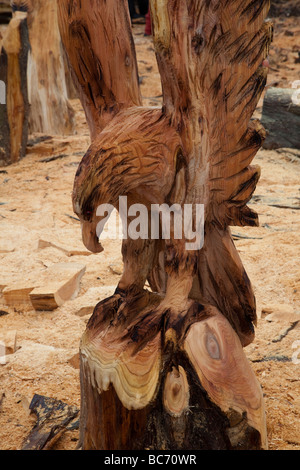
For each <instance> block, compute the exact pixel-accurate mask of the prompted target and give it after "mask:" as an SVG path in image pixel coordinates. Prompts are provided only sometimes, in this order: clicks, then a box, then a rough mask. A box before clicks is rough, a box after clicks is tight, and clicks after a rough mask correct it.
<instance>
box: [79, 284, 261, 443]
mask: <svg viewBox="0 0 300 470" xmlns="http://www.w3.org/2000/svg"><path fill="white" fill-rule="evenodd" d="M162 302H163V298H162V296H160V295H158V294H154V293H151V292H148V291H143V293H142V294H141V293H140V294H138V295H136V296H132V297H124V296H123V295H120V294H118V293H117V294H115V295H114V296H112V297H110V298H108V299H106V300H104V301H102V302H100V303H99V304H98V305H97V306H96V308H95V311H94V314H93V315H92V317H91V319H90V321H89V323H88V325H87V329H86V332H85V333H84V335H83V337H82V341H81V347H80V357H81V391H82V397H81V429H80V448H81V449H82V450H208V449H214V450H225V449H227V450H229V449H232V450H233V449H243V450H246V449H247V450H248V449H253V450H258V449H263V448H266V446H267V443H266V430H265V418H264V405H263V397H262V392H261V389H260V386H259V384H258V382H257V380H256V378H255V375H254V373H253V371H252V369H251V367H250V365H249V363H248V361H247V359H246V357H245V354H244V352H243V349H242V347H241V344H240V341H239V338H238V336H237V335H236V333H235V332H234V331H233V329H232V328H231V326H230V325H229V323H228V321H227V320H226V319H225V318H224V317H223V315H221V314H220V313H219V312H218V311H217V310H216V309H215V308H212V307H209V306H207V307H205V306H203V305H201V304H198V303H197V302H192V304H191V306H190V308H189V311H188V312H186V315H185V316H184V317H182V319H181V320H179V321H172V316H171V315H170V312H169V311H161V314H160V315H158V314H157V313H155V312H159V311H160V305H161V303H162Z"/></svg>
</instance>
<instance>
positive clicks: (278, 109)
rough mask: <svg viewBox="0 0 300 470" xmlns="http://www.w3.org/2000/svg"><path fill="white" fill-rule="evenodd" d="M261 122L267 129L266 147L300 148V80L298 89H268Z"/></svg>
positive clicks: (264, 145) (270, 148)
mask: <svg viewBox="0 0 300 470" xmlns="http://www.w3.org/2000/svg"><path fill="white" fill-rule="evenodd" d="M261 122H262V124H263V126H264V127H265V129H266V131H267V137H266V140H265V142H264V144H263V147H264V148H265V149H269V150H272V149H278V148H294V149H300V81H299V86H298V89H297V88H269V89H268V91H267V93H266V95H265V98H264V104H263V111H262V119H261Z"/></svg>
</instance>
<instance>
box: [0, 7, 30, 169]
mask: <svg viewBox="0 0 300 470" xmlns="http://www.w3.org/2000/svg"><path fill="white" fill-rule="evenodd" d="M28 52H29V40H28V28H27V14H26V13H22V12H17V13H16V14H15V16H14V18H13V19H12V20H11V21H10V23H9V25H8V27H7V30H6V32H5V35H4V38H3V42H2V45H1V46H0V86H1V101H0V166H4V165H9V164H11V163H15V162H17V161H18V160H20V159H21V158H23V157H24V156H25V153H26V145H27V140H28V114H29V103H28V92H27V59H28Z"/></svg>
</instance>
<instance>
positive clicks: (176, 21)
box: [59, 0, 272, 450]
mask: <svg viewBox="0 0 300 470" xmlns="http://www.w3.org/2000/svg"><path fill="white" fill-rule="evenodd" d="M268 8H269V1H266V0H259V1H252V0H243V1H242V0H229V1H228V0H221V1H220V0H218V1H215V0H212V1H210V2H207V1H205V0H163V1H158V0H152V2H151V16H152V21H153V34H154V44H155V48H156V54H157V60H158V65H159V68H160V74H161V79H162V86H163V101H164V103H163V107H162V109H158V108H155V109H154V108H149V109H148V108H144V107H142V106H141V99H140V93H139V89H138V79H137V64H136V58H135V50H134V45H133V40H132V35H131V28H130V19H129V14H128V11H127V1H125V0H122V1H119V0H118V1H116V0H114V1H110V2H106V1H105V0H103V1H98V2H93V1H92V0H86V1H85V2H78V1H76V0H62V1H60V2H59V24H60V30H61V35H62V40H63V44H64V47H65V49H66V52H67V55H68V59H69V63H70V67H71V68H72V71H73V74H74V76H75V77H76V81H77V86H78V90H79V94H80V97H81V100H82V103H83V106H84V108H85V111H86V115H87V119H88V123H89V125H90V130H91V136H92V144H91V147H90V148H89V150H88V151H87V153H86V155H85V156H84V158H83V160H82V162H81V164H80V166H79V168H78V171H77V175H76V179H75V183H74V191H73V205H74V211H75V212H76V214H77V215H78V216H79V217H80V219H81V221H82V235H83V241H84V243H85V245H86V246H87V247H88V248H89V249H90V250H91V251H93V252H101V251H102V246H101V244H100V243H99V240H98V236H99V227H100V226H101V225H103V220H102V219H103V217H101V215H100V213H99V212H97V208H98V207H99V206H100V205H101V204H110V206H111V207H115V208H117V209H118V210H119V211H120V213H123V206H122V204H123V202H120V201H123V199H122V200H121V199H120V196H123V197H125V196H126V197H127V200H126V201H127V203H128V207H133V205H134V204H142V205H143V206H145V207H146V208H147V211H148V212H147V213H149V214H150V209H153V208H156V210H157V208H160V209H162V208H163V206H162V205H163V204H166V205H167V206H169V207H170V206H172V205H173V204H176V207H177V209H178V210H179V209H182V212H181V216H182V217H183V215H184V213H185V212H184V211H185V210H186V209H187V207H192V208H193V209H194V212H193V218H192V220H189V222H190V224H191V226H190V232H187V231H185V230H184V231H182V233H181V235H182V236H181V237H180V236H178V233H176V231H177V229H178V227H175V226H173V227H172V230H171V231H170V235H169V236H168V237H167V238H166V239H164V237H163V236H161V237H160V239H155V237H151V236H150V235H152V233H153V232H152V229H153V228H155V227H153V225H154V224H153V219H152V217H151V215H149V219H146V221H148V222H149V224H148V232H147V230H146V231H145V233H144V236H143V237H140V238H137V239H134V237H130V236H129V237H127V239H124V241H123V248H122V252H123V260H124V272H123V275H122V277H121V279H120V281H119V284H118V286H117V288H116V292H115V295H113V296H112V297H110V298H108V299H105V300H101V299H99V300H101V301H100V303H99V304H98V305H97V306H96V307H95V310H94V314H93V315H92V317H91V319H90V321H89V323H88V325H87V329H86V332H85V333H84V335H83V338H82V341H81V347H80V351H81V353H80V354H81V391H82V397H81V433H80V434H81V435H80V441H81V442H80V446H81V448H82V449H86V450H87V449H105V450H118V449H121V450H124V449H129V450H134V449H165V450H166V449H189V450H191V449H199V450H201V449H261V448H267V437H266V423H265V412H264V403H263V396H262V392H261V388H260V386H259V383H258V381H257V379H256V377H255V375H254V373H253V371H252V369H251V367H250V365H249V362H248V361H247V359H246V356H245V354H244V352H243V346H245V345H247V344H249V343H250V342H251V341H252V340H253V338H254V326H253V325H254V324H255V321H256V311H255V299H254V295H253V291H252V288H251V284H250V281H249V279H248V277H247V274H246V273H245V270H244V268H243V265H242V262H241V260H240V258H239V256H238V253H237V250H236V248H235V245H234V243H233V240H232V238H231V234H230V229H229V226H230V225H257V224H258V220H257V215H256V214H255V213H254V212H253V211H252V210H250V208H248V207H247V203H248V201H249V200H250V198H251V196H252V194H253V192H254V190H255V186H256V183H257V181H258V178H259V173H260V172H259V168H258V167H256V166H254V167H252V166H250V163H251V161H252V160H253V158H254V156H255V154H256V152H257V150H258V149H259V148H260V146H261V144H262V141H263V138H264V130H263V128H262V127H261V125H260V124H259V123H258V122H256V121H254V122H250V119H251V116H252V114H253V112H254V109H255V107H256V105H257V102H258V100H259V96H260V94H261V92H262V90H263V88H264V85H265V80H266V74H267V68H266V67H264V66H263V64H264V59H265V58H266V56H267V53H268V47H269V44H270V41H271V36H272V28H271V25H270V24H268V23H264V19H265V17H266V16H267V12H268ZM201 204H202V205H204V207H205V213H204V246H203V247H202V246H198V245H196V246H194V247H190V245H189V243H190V242H193V241H195V240H197V234H195V227H196V228H197V227H198V225H199V224H198V222H199V221H198V219H197V207H198V205H201ZM187 205H189V206H187ZM165 207H166V206H164V208H165ZM174 207H175V206H173V208H174ZM128 214H129V215H128V219H127V220H125V222H126V223H127V224H128V225H130V224H131V223H132V222H134V220H133V212H132V213H131V214H130V212H129V213H128ZM103 215H104V214H103ZM163 215H164V214H162V219H161V220H162V225H161V227H160V228H161V229H163V227H164V219H163ZM173 215H174V220H177V222H178V219H176V217H175V213H174V214H173ZM170 218H171V220H172V217H170ZM144 221H145V219H144ZM181 222H182V219H181ZM99 224H100V225H99ZM191 232H192V233H193V236H192V237H191V236H190V233H191ZM162 234H163V232H162ZM191 248H192V249H191ZM146 280H148V281H149V283H150V286H151V290H147V289H145V282H146Z"/></svg>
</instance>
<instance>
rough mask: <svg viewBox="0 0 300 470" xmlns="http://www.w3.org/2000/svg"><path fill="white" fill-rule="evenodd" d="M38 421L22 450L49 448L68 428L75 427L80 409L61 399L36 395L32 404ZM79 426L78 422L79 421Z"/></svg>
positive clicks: (31, 407) (31, 406)
mask: <svg viewBox="0 0 300 470" xmlns="http://www.w3.org/2000/svg"><path fill="white" fill-rule="evenodd" d="M29 408H30V410H31V412H32V413H35V414H36V416H37V423H36V425H35V426H34V428H33V430H32V431H31V433H30V434H29V436H28V437H27V439H26V441H25V442H24V444H23V446H22V450H49V449H51V448H52V447H53V445H54V444H55V443H56V442H57V440H58V439H59V438H60V437H61V435H62V434H63V433H64V432H65V431H66V430H67V429H68V427H71V426H72V427H73V428H75V427H76V426H74V425H75V421H76V420H77V417H78V414H79V410H78V409H77V408H76V407H75V406H69V405H67V404H66V403H63V402H62V401H60V400H56V399H54V398H48V397H44V396H41V395H34V397H33V399H32V401H31V403H30V406H29ZM77 426H78V422H77Z"/></svg>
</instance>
